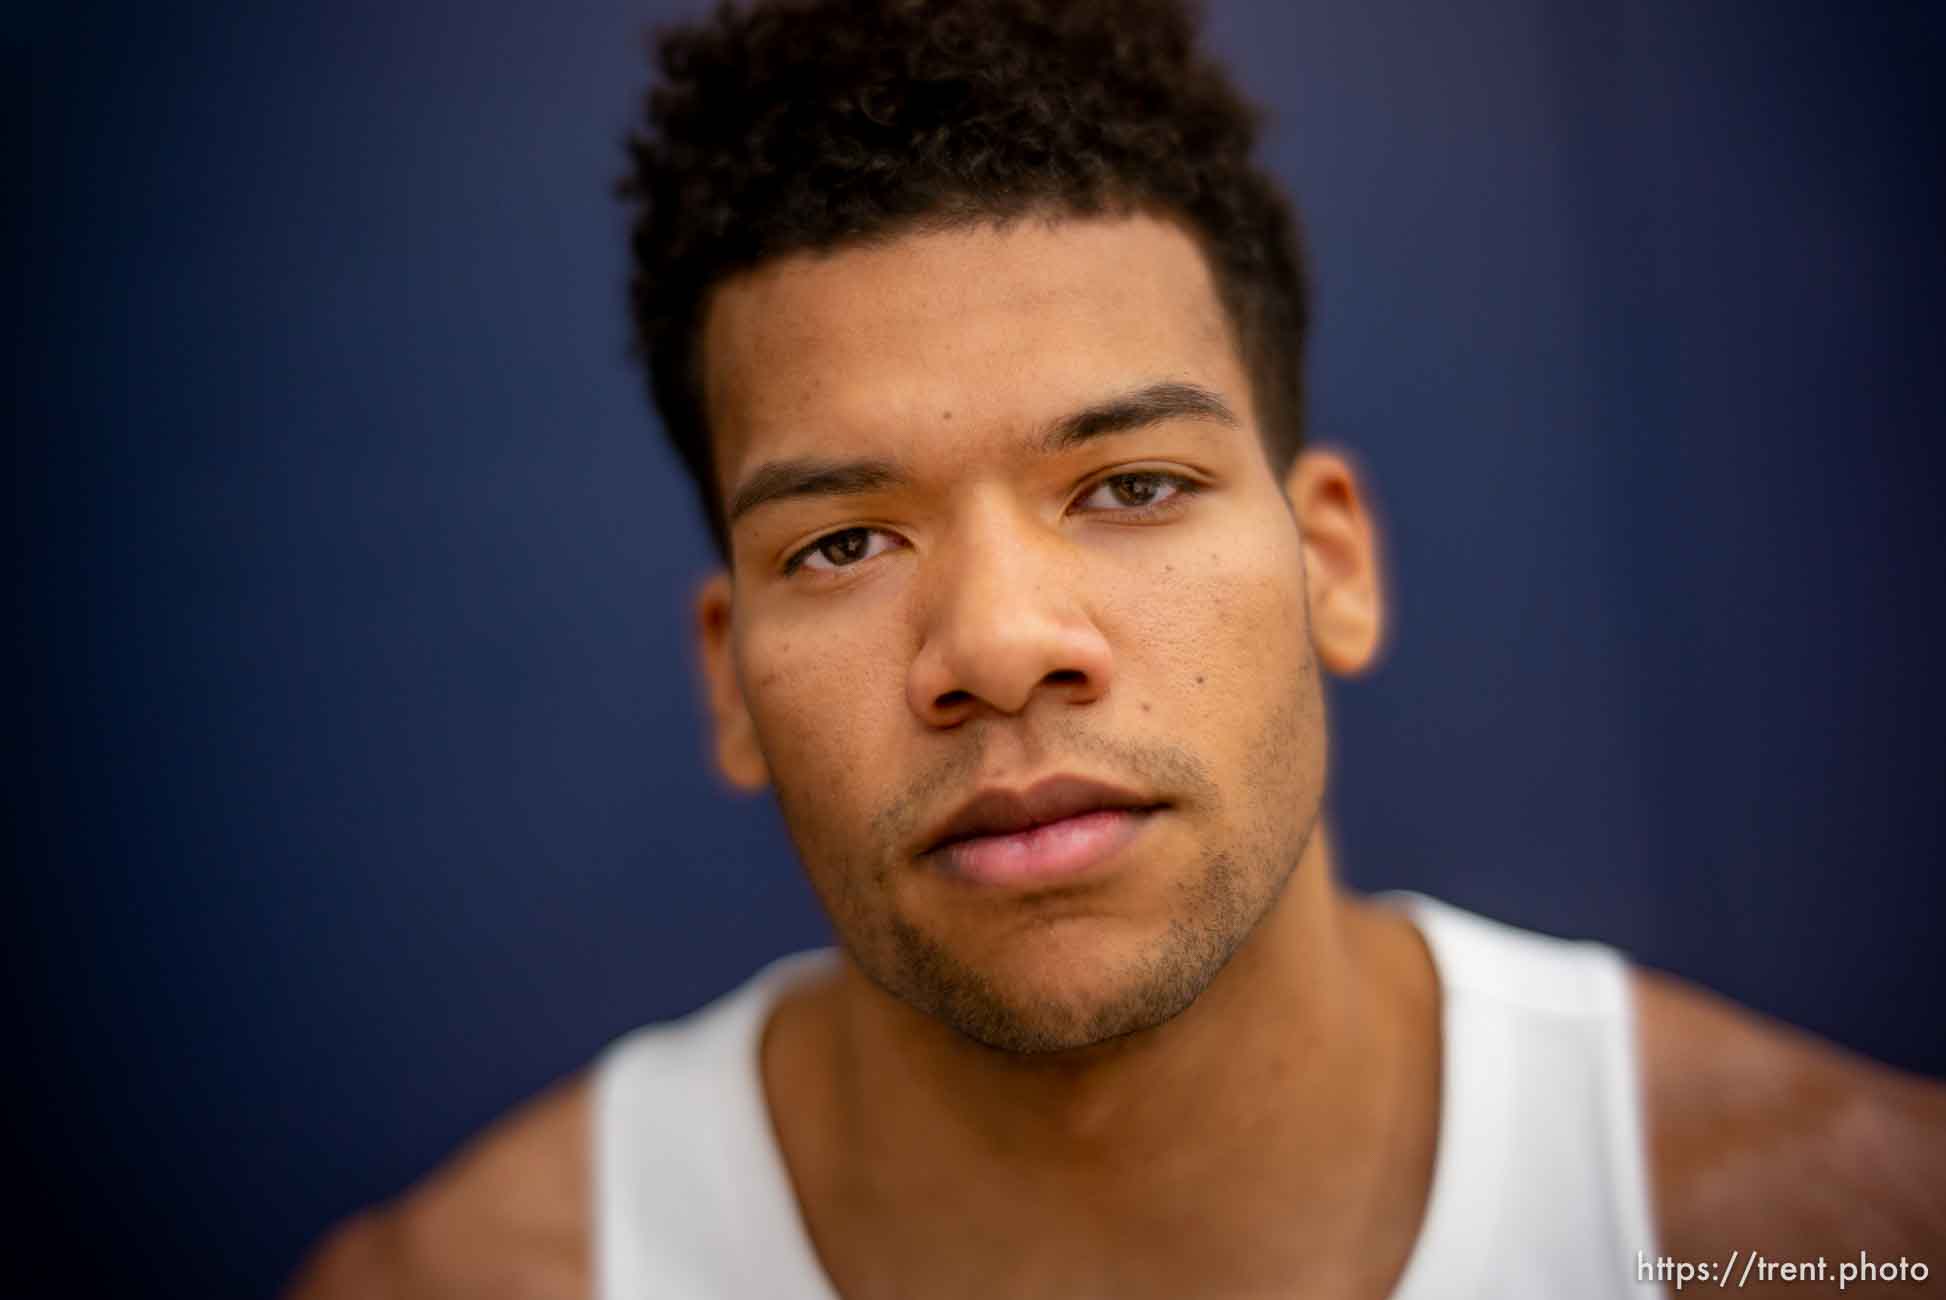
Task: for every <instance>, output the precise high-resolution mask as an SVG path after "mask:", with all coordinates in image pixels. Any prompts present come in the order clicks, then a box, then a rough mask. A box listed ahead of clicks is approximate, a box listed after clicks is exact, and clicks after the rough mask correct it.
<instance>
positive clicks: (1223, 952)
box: [874, 918, 1234, 1055]
mask: <svg viewBox="0 0 1946 1300" xmlns="http://www.w3.org/2000/svg"><path fill="white" fill-rule="evenodd" d="M1211 937H1212V936H1210V935H1208V934H1207V933H1202V932H1198V931H1194V930H1191V929H1190V928H1189V927H1186V926H1184V925H1182V924H1181V923H1179V922H1178V923H1175V924H1172V925H1170V926H1169V927H1168V928H1167V929H1166V930H1165V931H1164V932H1163V933H1161V934H1156V935H1150V936H1145V937H1142V938H1137V937H1135V936H1130V935H1128V934H1126V933H1122V934H1117V933H1115V932H1114V930H1113V929H1112V928H1110V927H1108V926H1107V925H1105V924H1104V923H1103V922H1102V921H1101V920H1100V919H1099V918H1090V919H1087V920H1082V919H1069V920H1063V921H1058V922H1053V923H1051V924H1048V925H1046V926H1036V927H1033V928H1032V929H1031V930H1029V931H1027V932H1023V933H1020V934H1016V935H1013V936H1011V937H1010V938H1009V939H1008V940H1006V941H1004V942H1003V943H1001V944H999V945H997V946H996V947H994V948H992V949H989V950H987V951H984V952H982V953H981V954H980V955H979V956H978V957H973V956H970V955H967V954H964V953H962V952H961V951H959V950H958V949H957V948H955V947H953V946H948V945H946V944H942V943H940V942H938V941H937V940H935V939H933V938H932V937H931V936H928V935H925V934H923V933H922V932H920V931H918V930H916V929H913V928H911V927H909V926H905V925H896V926H894V927H893V933H892V938H893V944H892V950H893V953H894V954H895V956H894V960H893V962H892V966H893V969H892V970H890V971H886V972H882V975H883V977H882V978H881V977H880V976H877V975H875V976H874V978H875V979H877V982H878V983H879V984H880V985H881V986H882V987H884V988H885V989H886V990H887V991H888V992H890V993H892V994H893V995H894V996H895V997H898V998H899V999H901V1000H902V1001H904V1002H906V1003H908V1004H910V1005H911V1006H913V1007H914V1008H916V1009H917V1010H919V1011H922V1012H924V1013H925V1014H927V1015H929V1016H931V1017H933V1018H934V1019H936V1020H938V1021H940V1022H941V1023H943V1024H945V1025H946V1026H948V1027H949V1028H951V1029H953V1030H955V1031H956V1032H958V1033H959V1034H961V1035H962V1036H964V1037H966V1038H969V1039H971V1040H973V1041H974V1042H977V1043H981V1044H983V1045H985V1046H987V1047H990V1048H993V1049H994V1050H996V1051H1001V1052H1007V1053H1011V1054H1015V1055H1046V1054H1049V1053H1056V1052H1071V1051H1078V1050H1081V1049H1084V1048H1089V1047H1094V1046H1098V1045H1100V1044H1103V1043H1107V1042H1111V1041H1114V1040H1116V1039H1121V1038H1126V1037H1128V1036H1129V1035H1132V1034H1139V1033H1142V1032H1144V1031H1146V1030H1150V1029H1154V1028H1156V1027H1157V1026H1159V1025H1162V1024H1166V1023H1167V1022H1168V1021H1170V1020H1172V1019H1174V1018H1175V1017H1176V1016H1178V1015H1180V1014H1181V1013H1182V1012H1183V1011H1185V1010H1187V1009H1188V1008H1189V1006H1190V1005H1191V1004H1193V1003H1194V1002H1195V1000H1196V999H1197V997H1199V996H1200V995H1201V994H1202V992H1203V990H1204V989H1205V988H1207V987H1208V986H1209V983H1210V981H1211V980H1213V979H1214V978H1215V976H1216V974H1217V972H1218V971H1219V970H1221V969H1222V967H1223V964H1224V963H1225V962H1226V961H1227V960H1228V958H1229V955H1230V953H1231V952H1232V951H1234V946H1233V945H1230V944H1212V943H1211V942H1209V940H1210V939H1211Z"/></svg>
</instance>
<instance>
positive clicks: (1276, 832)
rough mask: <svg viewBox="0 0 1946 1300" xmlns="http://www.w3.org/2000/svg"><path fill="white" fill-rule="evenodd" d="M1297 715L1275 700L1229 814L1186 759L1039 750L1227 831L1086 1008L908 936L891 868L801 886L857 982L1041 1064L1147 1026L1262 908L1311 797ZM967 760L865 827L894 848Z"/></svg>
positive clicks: (912, 932) (1108, 749) (1179, 753)
mask: <svg viewBox="0 0 1946 1300" xmlns="http://www.w3.org/2000/svg"><path fill="white" fill-rule="evenodd" d="M1304 712H1305V710H1304V708H1303V706H1302V704H1301V703H1300V702H1299V701H1298V700H1297V699H1290V700H1287V701H1280V703H1279V706H1278V707H1275V708H1273V709H1272V710H1271V715H1270V717H1268V718H1267V719H1266V726H1265V727H1264V728H1263V730H1262V731H1261V732H1260V734H1259V736H1258V737H1257V738H1256V743H1255V744H1254V745H1252V747H1251V760H1250V762H1249V765H1248V772H1247V774H1246V776H1245V778H1244V780H1243V782H1242V783H1241V784H1242V785H1243V787H1244V789H1241V790H1237V791H1231V792H1228V793H1230V794H1234V795H1241V796H1242V803H1243V805H1244V806H1243V808H1241V809H1233V808H1231V807H1229V806H1228V803H1227V801H1226V800H1225V799H1224V794H1225V793H1226V792H1224V791H1221V790H1219V789H1218V787H1217V785H1216V783H1215V782H1214V781H1213V780H1211V778H1210V777H1209V775H1208V772H1207V769H1206V768H1205V767H1204V765H1203V764H1202V763H1201V762H1200V761H1199V760H1198V759H1196V758H1195V756H1194V755H1192V754H1190V753H1189V752H1188V751H1187V750H1184V749H1181V748H1178V747H1174V746H1166V747H1135V746H1129V745H1126V744H1123V743H1119V742H1111V741H1107V740H1105V739H1103V738H1101V737H1098V736H1091V735H1088V734H1086V733H1083V732H1081V731H1079V730H1075V731H1073V732H1072V733H1070V734H1064V735H1062V736H1060V737H1058V738H1057V739H1056V740H1055V741H1054V742H1053V743H1052V744H1051V745H1050V750H1051V752H1054V753H1060V754H1063V755H1077V756H1088V757H1098V758H1103V759H1106V760H1108V762H1109V763H1110V764H1111V765H1112V767H1111V770H1113V771H1116V772H1121V773H1127V774H1131V775H1139V776H1141V777H1144V778H1146V779H1147V782H1148V784H1149V785H1150V788H1153V789H1160V790H1168V791H1171V792H1172V793H1177V794H1182V795H1185V796H1187V798H1186V799H1185V801H1184V802H1186V803H1187V804H1188V805H1189V806H1200V807H1202V808H1203V809H1205V810H1214V811H1215V815H1214V816H1213V817H1212V818H1211V822H1212V823H1213V824H1215V825H1217V826H1226V825H1227V826H1231V827H1234V828H1235V830H1236V831H1237V832H1239V834H1237V835H1235V837H1234V838H1235V839H1236V840H1238V841H1239V842H1237V843H1235V844H1234V845H1232V846H1227V847H1226V846H1213V847H1211V848H1209V849H1208V851H1207V852H1205V854H1204V855H1203V857H1202V859H1201V861H1200V863H1199V864H1198V866H1197V868H1196V869H1195V870H1194V871H1193V872H1191V873H1190V874H1189V875H1188V876H1186V877H1185V878H1184V879H1182V881H1181V883H1180V885H1179V887H1178V895H1179V898H1178V903H1177V907H1176V908H1175V911H1174V915H1173V916H1172V917H1171V919H1170V921H1169V924H1168V926H1167V927H1166V929H1165V930H1164V931H1163V933H1162V934H1160V935H1158V936H1157V937H1156V938H1155V939H1154V940H1153V941H1151V942H1150V944H1149V945H1148V946H1147V949H1146V951H1144V952H1142V953H1141V954H1139V955H1137V956H1135V957H1133V958H1130V959H1126V960H1125V961H1124V962H1123V964H1122V969H1120V970H1118V971H1116V972H1114V974H1113V975H1112V976H1111V977H1109V978H1108V979H1106V980H1105V981H1103V983H1104V984H1105V986H1106V990H1107V991H1106V992H1104V993H1102V994H1101V995H1099V996H1097V997H1095V998H1093V999H1092V1000H1089V1001H1087V1002H1080V1003H1077V1002H1075V1001H1072V1000H1063V999H1061V998H1059V997H1057V996H1055V995H1054V993H1053V991H1051V990H1047V989H1034V988H1026V989H1023V988H1019V987H1012V986H1009V985H1008V984H1006V983H1003V982H1002V981H1001V980H999V979H996V978H995V977H994V974H993V973H992V972H991V971H988V970H984V969H981V968H980V967H978V966H976V965H974V964H972V963H970V962H968V961H967V960H965V959H964V958H963V957H961V956H960V955H959V953H957V952H956V951H955V950H954V949H953V947H952V946H951V945H949V944H947V943H945V942H943V941H942V940H941V939H940V938H939V937H938V936H936V935H934V934H931V933H929V932H928V931H926V930H925V929H923V928H921V927H919V926H917V925H915V924H914V923H913V922H912V920H911V919H910V918H909V917H907V916H905V915H904V914H902V913H901V912H900V911H899V910H898V909H897V908H896V907H895V906H890V905H888V904H889V900H890V899H891V898H892V896H893V894H892V891H891V889H890V884H891V875H892V873H893V871H896V870H898V869H899V866H898V865H896V864H895V865H893V866H891V867H881V868H879V869H878V870H876V871H874V872H872V873H869V874H870V880H869V882H868V883H867V882H861V881H860V880H859V879H858V878H857V877H856V875H855V874H854V873H852V872H851V871H847V870H844V869H842V868H841V869H839V870H836V871H831V872H817V871H813V872H812V873H811V875H812V880H813V883H814V885H816V886H817V887H818V892H819V894H820V897H821V899H822V901H823V903H824V906H825V910H826V912H827V914H828V915H829V916H830V918H831V921H832V924H833V926H834V928H835V929H836V930H837V933H838V937H839V939H840V941H841V942H842V944H843V946H844V948H845V950H846V951H847V952H848V953H849V954H850V956H851V959H852V961H853V962H854V963H855V964H856V965H857V967H858V968H859V970H860V971H861V972H862V973H863V974H864V975H865V977H866V978H867V979H869V980H870V981H871V982H872V983H874V984H876V985H877V986H878V987H879V988H881V989H882V990H884V991H885V992H886V993H888V994H890V995H891V996H892V997H895V998H897V999H899V1000H900V1001H902V1002H904V1003H906V1004H908V1005H910V1006H911V1007H913V1008H914V1009H916V1010H918V1011H921V1012H923V1013H925V1014H926V1015H928V1016H931V1017H933V1018H934V1019H936V1020H938V1021H940V1022H941V1023H943V1024H945V1025H946V1026H948V1027H949V1028H951V1029H953V1030H954V1031H955V1032H957V1033H959V1034H960V1035H961V1036H963V1037H965V1038H967V1039H969V1040H971V1041H972V1042H975V1043H978V1044H981V1045H983V1046H985V1047H988V1048H991V1049H993V1050H994V1051H997V1052H1003V1053H1007V1054H1009V1055H1016V1056H1045V1055H1048V1054H1052V1053H1059V1052H1073V1051H1079V1050H1081V1049H1085V1048H1089V1047H1095V1046H1098V1045H1101V1044H1105V1043H1109V1042H1112V1041H1114V1040H1116V1039H1120V1038H1125V1037H1128V1036H1130V1035H1134V1034H1139V1033H1142V1032H1144V1031H1146V1030H1150V1029H1154V1028H1157V1027H1159V1026H1161V1025H1164V1024H1166V1023H1168V1022H1169V1021H1171V1020H1173V1019H1174V1018H1175V1017H1177V1016H1178V1015H1181V1014H1182V1013H1183V1012H1184V1011H1186V1010H1187V1009H1188V1008H1189V1007H1190V1006H1191V1005H1193V1004H1194V1003H1195V1001H1196V1000H1197V998H1199V997H1200V996H1202V994H1203V991H1204V990H1205V989H1207V988H1208V987H1209V986H1210V984H1211V983H1212V982H1213V981H1214V980H1215V979H1216V977H1217V975H1218V974H1220V973H1221V972H1222V970H1223V968H1224V967H1225V966H1226V965H1228V964H1229V962H1230V960H1231V959H1232V958H1233V957H1234V956H1235V955H1236V954H1237V952H1238V951H1239V950H1240V949H1241V948H1242V947H1243V945H1244V944H1245V943H1246V942H1247V941H1248V940H1249V938H1250V936H1251V935H1252V934H1253V933H1254V932H1255V930H1256V929H1257V927H1258V926H1259V924H1260V923H1261V922H1262V921H1263V918H1264V917H1265V916H1266V915H1268V914H1269V913H1270V911H1271V910H1272V908H1273V907H1274V906H1275V905H1276V903H1277V900H1278V899H1279V898H1280V897H1281V896H1282V893H1283V891H1284V889H1285V887H1286V886H1287V884H1288V883H1289V880H1290V878H1291V876H1292V875H1293V874H1294V873H1295V871H1296V868H1297V864H1298V862H1299V861H1300V860H1301V859H1302V857H1303V856H1304V851H1305V848H1306V847H1307V845H1308V844H1309V842H1310V838H1311V835H1312V833H1313V832H1314V830H1315V828H1316V825H1317V819H1318V805H1319V803H1320V801H1321V794H1322V791H1321V789H1319V788H1318V787H1317V786H1316V785H1313V786H1312V787H1311V788H1310V789H1308V790H1301V791H1293V790H1291V789H1290V788H1289V787H1290V773H1291V768H1292V762H1291V760H1292V755H1293V753H1294V752H1295V751H1296V749H1297V747H1299V746H1301V745H1302V744H1303V743H1304V738H1303V728H1302V726H1301V724H1300V717H1301V716H1302V715H1303V713H1304ZM1320 734H1321V729H1320ZM976 760H977V754H975V755H973V757H972V759H966V760H960V761H955V762H953V763H952V764H950V765H949V767H950V770H941V771H937V772H934V773H931V774H929V775H928V776H926V777H925V778H923V779H922V780H920V781H918V782H915V783H914V784H913V785H912V786H911V787H910V788H909V789H908V791H907V793H906V797H904V798H902V799H901V800H899V801H898V802H897V803H896V804H894V805H893V807H892V808H890V809H888V810H886V812H885V813H883V814H881V815H880V816H879V817H878V818H877V819H875V823H874V830H875V832H877V834H876V835H875V837H874V838H875V839H879V840H881V842H886V843H900V842H902V840H901V839H900V837H899V835H898V834H897V833H896V832H897V830H898V829H899V828H902V827H903V826H904V825H905V824H906V823H907V822H908V821H909V820H910V818H909V816H907V812H908V810H909V809H912V808H915V807H936V806H937V805H936V801H935V800H934V799H933V798H932V796H933V795H935V794H936V791H937V790H938V789H939V788H941V787H945V788H951V787H952V786H953V785H954V784H955V783H956V782H959V781H961V780H962V779H963V777H964V772H963V771H962V769H967V770H971V769H972V768H973V766H974V764H975V761H976ZM1320 761H1321V760H1320ZM778 795H779V799H780V801H781V802H782V803H783V805H784V812H785V820H786V823H787V824H788V825H789V826H790V827H791V828H792V836H793V838H794V839H796V840H798V845H797V847H798V851H799V856H800V857H802V858H803V859H804V861H805V862H806V863H807V864H808V863H811V862H814V861H817V860H818V859H817V858H815V857H813V856H812V855H811V854H810V853H807V852H806V849H807V848H809V847H811V846H810V845H807V844H806V843H805V842H804V839H803V838H800V832H801V830H803V829H805V828H807V827H808V825H810V823H807V822H806V821H804V820H803V817H802V815H803V814H809V813H811V807H810V806H808V805H807V804H803V803H800V801H799V800H798V799H796V798H792V797H790V796H789V794H788V793H787V791H786V790H785V789H784V787H783V786H782V785H781V783H780V785H779V787H778ZM812 815H813V816H814V814H812ZM878 860H879V861H881V862H884V861H887V860H888V858H887V857H885V856H880V857H879V859H878ZM905 865H909V864H905ZM821 882H830V883H829V884H826V883H821Z"/></svg>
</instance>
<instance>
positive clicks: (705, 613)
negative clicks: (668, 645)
mask: <svg viewBox="0 0 1946 1300" xmlns="http://www.w3.org/2000/svg"><path fill="white" fill-rule="evenodd" d="M732 596H733V589H732V587H731V585H730V575H729V573H728V572H726V571H723V570H718V571H717V572H716V573H714V574H712V575H711V576H710V578H709V580H708V581H706V582H705V583H703V586H702V589H701V590H700V591H698V592H697V593H696V641H697V646H698V648H699V649H700V650H701V651H702V660H703V678H704V680H705V682H706V683H707V685H708V687H709V709H710V718H711V721H712V722H713V723H714V724H715V727H716V766H717V770H718V771H720V772H722V773H723V776H724V779H726V780H727V781H729V783H730V784H731V785H733V786H736V787H737V788H738V789H740V790H761V789H762V788H763V787H764V786H766V785H768V784H769V783H770V767H769V765H768V764H766V763H765V762H764V755H763V749H762V748H761V747H760V746H759V745H758V744H757V724H756V722H755V721H754V720H753V719H752V718H751V716H750V706H749V705H748V704H746V703H745V702H744V699H743V684H742V683H741V682H740V681H739V680H738V679H737V668H736V656H735V655H734V653H733V652H732V650H731V646H730V619H731V615H732V612H733V609H734V601H733V599H732Z"/></svg>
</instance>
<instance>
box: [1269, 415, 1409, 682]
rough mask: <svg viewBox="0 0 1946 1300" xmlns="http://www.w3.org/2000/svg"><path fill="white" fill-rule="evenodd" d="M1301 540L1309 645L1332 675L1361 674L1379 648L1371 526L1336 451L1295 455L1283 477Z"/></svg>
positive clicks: (1381, 626) (1379, 595)
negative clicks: (1309, 635) (1309, 617)
mask: <svg viewBox="0 0 1946 1300" xmlns="http://www.w3.org/2000/svg"><path fill="white" fill-rule="evenodd" d="M1284 491H1285V494H1286V495H1287V496H1288V497H1289V498H1290V503H1291V510H1292V513H1293V514H1294V515H1295V516H1296V518H1297V526H1298V531H1299V532H1300V534H1301V535H1302V537H1303V545H1304V577H1305V588H1306V596H1307V600H1308V602H1309V613H1310V616H1311V641H1312V644H1313V646H1314V648H1315V649H1316V651H1317V655H1318V661H1319V662H1320V663H1322V664H1323V665H1324V666H1325V668H1326V669H1328V670H1329V671H1331V672H1333V673H1336V674H1338V675H1339V676H1355V675H1357V674H1359V673H1363V672H1367V671H1369V670H1370V669H1371V668H1373V667H1374V666H1375V665H1376V664H1377V662H1378V657H1379V654H1380V652H1381V651H1382V650H1383V648H1384V638H1385V596H1384V582H1383V579H1382V576H1381V574H1380V571H1379V557H1378V528H1377V522H1376V520H1375V519H1374V518H1373V514H1372V510H1371V506H1370V504H1369V502H1368V499H1367V496H1366V493H1365V489H1364V487H1363V485H1362V484H1361V483H1360V481H1359V475H1358V472H1357V470H1356V469H1354V468H1353V466H1352V464H1351V462H1350V461H1349V460H1347V459H1346V458H1345V457H1344V456H1342V455H1340V454H1339V453H1337V452H1332V451H1324V450H1308V451H1304V452H1300V453H1299V454H1298V457H1297V459H1296V461H1295V462H1293V463H1292V465H1291V469H1290V473H1289V474H1287V475H1286V476H1285V479H1284Z"/></svg>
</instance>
